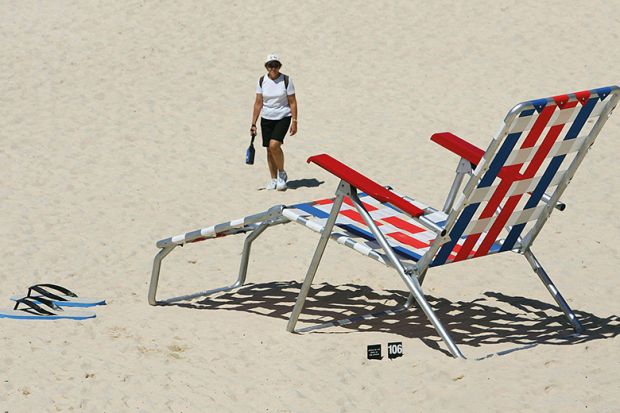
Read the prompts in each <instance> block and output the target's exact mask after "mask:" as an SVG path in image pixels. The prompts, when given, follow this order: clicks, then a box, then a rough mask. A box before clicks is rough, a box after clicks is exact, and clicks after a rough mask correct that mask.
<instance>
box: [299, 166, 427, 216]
mask: <svg viewBox="0 0 620 413" xmlns="http://www.w3.org/2000/svg"><path fill="white" fill-rule="evenodd" d="M307 162H308V163H310V162H314V163H315V164H317V165H319V166H320V167H321V168H323V169H325V170H326V171H328V172H331V173H332V174H334V175H336V176H337V177H338V178H340V179H342V180H343V181H346V182H348V183H349V184H351V185H352V186H354V187H355V188H357V189H359V190H361V191H363V192H365V193H366V194H368V195H369V196H371V197H373V198H375V199H376V200H378V201H379V202H389V203H390V204H392V205H394V206H395V207H397V208H399V209H401V210H402V211H403V212H405V213H406V214H407V215H410V216H412V217H420V216H422V215H424V210H422V209H420V208H418V207H417V206H415V205H413V204H412V203H410V202H409V201H407V200H406V199H404V198H403V197H401V196H399V195H397V194H395V193H394V192H392V191H390V190H389V189H387V188H385V187H383V186H381V185H379V184H378V183H376V182H375V181H373V180H372V179H370V178H368V177H366V176H364V175H362V174H361V173H359V172H357V171H356V170H354V169H352V168H350V167H348V166H347V165H345V164H343V163H342V162H340V161H338V160H337V159H334V158H332V157H331V156H329V155H327V154H320V155H314V156H311V157H309V158H308V160H307Z"/></svg>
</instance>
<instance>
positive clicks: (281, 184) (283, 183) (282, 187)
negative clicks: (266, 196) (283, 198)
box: [276, 177, 287, 191]
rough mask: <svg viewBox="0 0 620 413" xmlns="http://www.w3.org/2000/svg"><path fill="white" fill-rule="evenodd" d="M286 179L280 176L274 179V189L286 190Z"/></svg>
mask: <svg viewBox="0 0 620 413" xmlns="http://www.w3.org/2000/svg"><path fill="white" fill-rule="evenodd" d="M286 188H287V186H286V181H285V180H284V179H282V178H280V177H278V179H277V180H276V189H277V190H278V191H286Z"/></svg>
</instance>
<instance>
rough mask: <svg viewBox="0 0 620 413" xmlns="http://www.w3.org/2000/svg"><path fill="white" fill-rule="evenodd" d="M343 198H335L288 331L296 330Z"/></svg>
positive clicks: (289, 321) (287, 327)
mask: <svg viewBox="0 0 620 413" xmlns="http://www.w3.org/2000/svg"><path fill="white" fill-rule="evenodd" d="M343 199H344V196H342V195H339V196H337V197H336V199H334V205H333V206H332V210H331V212H330V214H329V218H328V219H327V222H326V224H325V227H324V228H323V233H322V234H321V238H320V239H319V244H318V245H317V247H316V250H315V251H314V256H313V257H312V261H311V262H310V266H309V267H308V272H307V273H306V278H304V283H303V285H302V286H301V290H300V291H299V295H298V296H297V301H296V302H295V307H293V312H292V313H291V317H290V318H289V320H288V324H287V325H286V330H287V331H288V332H293V331H295V325H296V324H297V320H298V319H299V314H301V310H302V309H303V307H304V303H305V302H306V298H307V297H308V292H309V291H310V287H311V286H312V281H313V280H314V276H315V274H316V270H317V269H318V268H319V263H320V262H321V258H322V257H323V252H324V251H325V247H326V246H327V242H328V241H329V238H330V235H331V232H332V228H333V227H334V224H335V223H336V218H337V217H338V212H339V211H340V207H341V206H342V201H343Z"/></svg>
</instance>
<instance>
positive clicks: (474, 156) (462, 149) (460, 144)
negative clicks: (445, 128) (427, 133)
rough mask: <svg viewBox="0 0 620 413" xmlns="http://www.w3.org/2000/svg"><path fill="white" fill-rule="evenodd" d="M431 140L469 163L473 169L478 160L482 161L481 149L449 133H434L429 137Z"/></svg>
mask: <svg viewBox="0 0 620 413" xmlns="http://www.w3.org/2000/svg"><path fill="white" fill-rule="evenodd" d="M431 140H432V141H433V142H435V143H437V144H439V145H441V146H443V147H444V148H446V149H447V150H449V151H451V152H454V153H455V154H457V155H458V156H460V157H461V158H463V159H465V160H467V161H469V163H471V164H472V165H473V167H474V168H475V167H476V165H478V163H480V159H482V155H484V151H483V150H482V149H480V148H478V147H477V146H475V145H472V144H471V143H469V142H467V141H466V140H464V139H461V138H459V137H458V136H456V135H454V134H452V133H450V132H441V133H436V134H434V135H433V136H431Z"/></svg>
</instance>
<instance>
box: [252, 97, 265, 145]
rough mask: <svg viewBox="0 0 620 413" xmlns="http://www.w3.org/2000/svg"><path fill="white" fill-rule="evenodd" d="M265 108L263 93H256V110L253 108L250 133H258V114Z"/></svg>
mask: <svg viewBox="0 0 620 413" xmlns="http://www.w3.org/2000/svg"><path fill="white" fill-rule="evenodd" d="M262 108H263V95H262V94H260V93H257V94H256V100H255V101H254V110H252V126H251V127H250V133H251V134H252V135H256V122H257V121H258V115H260V110H261V109H262Z"/></svg>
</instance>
